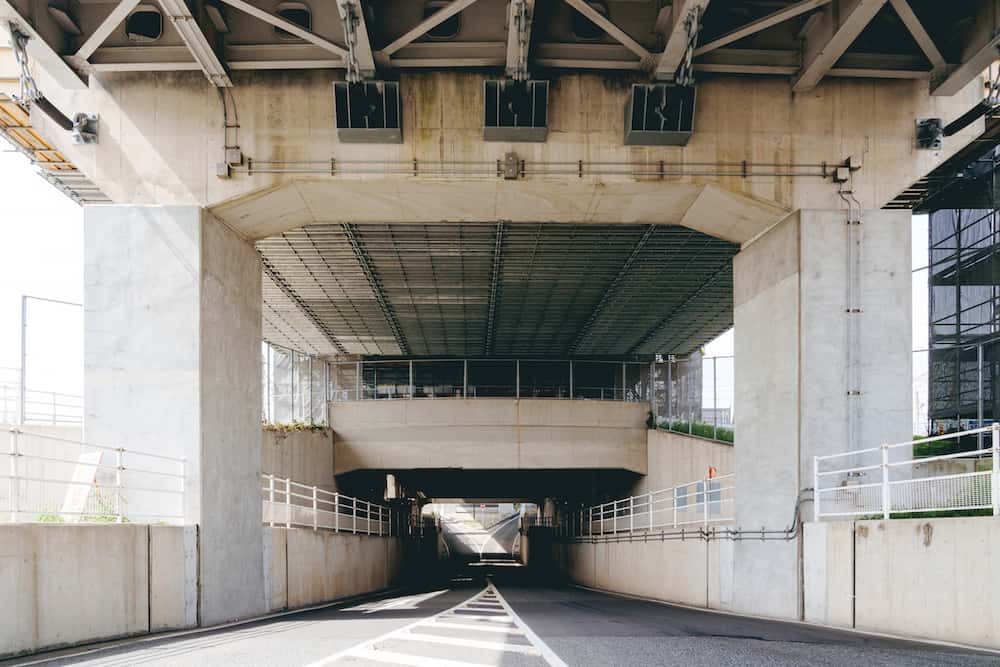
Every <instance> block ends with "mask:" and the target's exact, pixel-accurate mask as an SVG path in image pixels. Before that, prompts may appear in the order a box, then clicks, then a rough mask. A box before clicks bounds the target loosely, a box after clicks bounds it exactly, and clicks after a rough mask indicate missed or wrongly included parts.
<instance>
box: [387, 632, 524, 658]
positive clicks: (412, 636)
mask: <svg viewBox="0 0 1000 667" xmlns="http://www.w3.org/2000/svg"><path fill="white" fill-rule="evenodd" d="M393 639H409V640H411V641H418V642H429V643H431V644H448V645H449V646H465V647H467V648H484V649H487V650H490V651H507V652H510V653H525V654H527V655H539V654H540V651H539V650H538V649H537V648H535V647H534V646H528V645H527V644H508V643H506V642H488V641H483V640H482V639H464V638H461V637H445V636H444V635H428V634H424V633H422V632H414V631H413V630H410V631H409V632H405V633H403V634H399V635H395V636H393Z"/></svg>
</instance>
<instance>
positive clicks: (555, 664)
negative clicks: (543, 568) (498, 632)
mask: <svg viewBox="0 0 1000 667" xmlns="http://www.w3.org/2000/svg"><path fill="white" fill-rule="evenodd" d="M490 587H491V588H493V590H494V591H495V592H496V594H497V600H499V601H500V604H502V605H503V607H504V609H506V610H507V613H508V614H510V617H511V618H512V619H514V624H515V625H517V627H519V628H520V629H521V630H523V631H524V636H525V637H527V638H528V641H529V642H531V643H532V644H534V645H535V647H536V648H538V650H539V651H541V653H542V657H543V658H545V662H547V663H549V665H551V666H552V667H569V665H567V664H566V663H565V662H563V661H562V659H561V658H560V657H559V656H558V655H556V654H555V651H553V650H552V649H550V648H549V646H548V644H546V643H545V642H543V641H542V639H541V637H539V636H538V635H536V634H535V633H534V632H532V631H531V628H529V627H528V626H527V624H525V622H524V621H522V620H521V617H520V616H518V615H517V612H515V611H514V610H513V609H512V608H511V606H510V605H509V604H507V600H505V599H504V597H503V596H502V595H500V590H499V589H498V588H496V587H495V586H493V584H492V582H491V583H490Z"/></svg>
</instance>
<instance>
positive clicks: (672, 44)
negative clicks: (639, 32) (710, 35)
mask: <svg viewBox="0 0 1000 667" xmlns="http://www.w3.org/2000/svg"><path fill="white" fill-rule="evenodd" d="M708 2H709V0H676V1H675V2H674V8H675V11H672V12H671V13H670V18H669V20H670V21H671V25H670V30H669V32H667V42H666V45H665V46H664V47H663V53H661V54H660V58H659V60H658V61H657V63H656V71H655V72H654V76H655V77H656V78H657V79H663V80H666V81H673V80H674V77H675V76H676V75H677V68H678V67H680V66H681V63H682V62H683V61H684V58H685V56H686V54H687V50H688V44H689V43H690V35H688V30H687V26H686V23H687V19H688V16H690V15H691V14H692V13H693V12H697V15H698V20H699V22H700V21H701V17H702V16H703V15H704V14H705V8H706V7H708ZM696 30H697V28H696Z"/></svg>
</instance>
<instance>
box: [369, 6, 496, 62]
mask: <svg viewBox="0 0 1000 667" xmlns="http://www.w3.org/2000/svg"><path fill="white" fill-rule="evenodd" d="M475 2H477V0H453V2H452V3H451V4H450V5H448V6H447V7H442V8H441V9H439V10H438V11H436V12H434V13H433V14H431V15H430V16H428V17H427V18H425V19H424V20H423V21H421V22H420V23H418V24H417V25H415V26H413V28H411V29H410V30H408V31H406V33H405V34H403V35H401V36H400V37H399V38H398V39H396V40H395V41H393V42H392V43H391V44H389V45H388V46H386V47H385V48H384V49H382V51H381V53H382V54H384V55H386V56H391V55H392V54H394V53H395V52H396V51H399V50H400V49H401V48H403V47H404V46H406V45H407V44H409V43H410V42H412V41H413V40H415V39H417V38H418V37H422V36H424V35H425V34H427V31H428V30H430V29H431V28H433V27H435V26H437V25H440V24H441V23H444V22H445V21H447V20H448V19H450V18H451V17H452V16H454V15H455V14H457V13H459V12H460V11H462V10H463V9H465V8H466V7H468V6H469V5H471V4H473V3H475Z"/></svg>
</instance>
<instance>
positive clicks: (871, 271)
mask: <svg viewBox="0 0 1000 667" xmlns="http://www.w3.org/2000/svg"><path fill="white" fill-rule="evenodd" d="M909 217H910V216H909V213H908V212H907V211H902V212H896V211H865V212H864V214H863V223H862V224H861V225H858V226H856V227H855V228H856V229H857V230H858V234H859V237H860V239H861V242H860V259H859V260H858V266H859V267H860V270H859V274H860V281H859V285H860V289H859V294H860V297H859V301H858V303H857V304H856V305H857V307H859V308H860V310H861V312H860V313H858V314H855V315H848V314H847V313H846V310H847V307H848V304H847V296H846V295H847V287H846V286H847V282H848V281H847V266H848V260H847V257H848V255H847V246H848V243H847V228H848V226H847V225H846V224H845V223H846V219H847V215H846V212H845V211H798V212H796V213H794V214H792V215H790V216H789V217H788V218H787V219H786V220H784V221H783V222H782V223H781V224H780V225H778V226H777V227H775V228H774V229H772V230H770V231H769V232H768V233H767V234H765V235H764V236H762V237H760V238H759V239H757V240H755V241H754V242H753V243H751V244H749V245H748V246H746V247H745V248H744V249H743V251H742V252H740V253H739V254H738V255H737V256H736V258H735V259H734V276H735V280H734V283H735V284H734V290H735V294H734V304H735V328H736V332H737V336H736V355H735V356H736V396H737V398H736V400H737V402H738V403H739V404H740V406H741V407H740V410H739V411H738V413H737V416H736V431H737V432H738V433H739V446H738V447H736V448H735V453H736V472H737V474H738V476H739V482H738V485H737V490H736V494H737V495H736V508H737V516H736V523H737V525H738V526H741V527H743V528H751V529H756V528H759V527H765V528H767V529H771V530H782V529H784V528H786V527H788V526H791V525H792V520H793V515H794V512H795V508H796V505H797V502H799V498H800V496H801V497H802V505H801V511H802V512H804V513H805V516H806V517H807V518H808V517H809V513H810V512H811V507H812V506H811V503H810V502H809V501H810V500H811V497H812V496H811V490H809V489H811V487H812V457H813V456H815V455H821V454H831V453H835V452H842V451H848V450H850V449H853V448H858V449H859V448H862V447H870V446H872V445H873V444H878V443H880V442H902V441H906V440H908V439H909V438H910V437H911V436H910V429H911V423H912V422H911V419H910V411H911V409H912V408H911V405H910V398H909V397H910V389H911V388H910V384H911V364H912V355H911V351H910V350H911V340H910V338H911V335H910V317H911V314H910V307H909V304H910V225H909ZM849 317H855V318H858V325H857V331H858V337H857V341H856V342H855V343H853V344H849V343H848V318H849ZM849 353H850V355H851V357H850V359H851V361H850V363H853V364H855V365H856V367H857V369H858V370H857V378H858V379H857V386H848V371H847V369H848V365H849V357H848V354H849ZM850 391H860V392H861V394H860V397H858V396H855V397H850V396H849V394H848V393H849V392H850ZM862 399H863V400H862ZM849 401H850V402H854V403H856V404H860V407H859V408H857V412H856V413H855V414H856V418H855V421H856V424H857V427H856V429H857V430H856V433H857V438H856V440H855V441H854V444H853V445H852V441H851V437H850V433H849V428H848V424H849V421H850V419H849V416H848V415H849V412H848V403H849ZM799 549H800V545H799V544H798V541H797V540H793V541H789V542H784V541H773V542H754V541H751V540H744V541H740V542H737V543H736V544H735V549H734V568H735V569H734V588H733V591H734V598H733V605H734V608H735V609H737V610H739V611H745V612H749V613H755V614H761V615H765V616H774V617H778V618H791V619H795V618H799V617H800V614H801V604H802V590H801V586H800V582H799V576H798V574H797V572H798V571H799V566H798V560H799Z"/></svg>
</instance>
